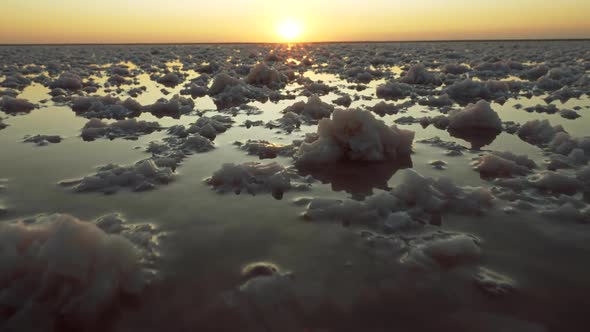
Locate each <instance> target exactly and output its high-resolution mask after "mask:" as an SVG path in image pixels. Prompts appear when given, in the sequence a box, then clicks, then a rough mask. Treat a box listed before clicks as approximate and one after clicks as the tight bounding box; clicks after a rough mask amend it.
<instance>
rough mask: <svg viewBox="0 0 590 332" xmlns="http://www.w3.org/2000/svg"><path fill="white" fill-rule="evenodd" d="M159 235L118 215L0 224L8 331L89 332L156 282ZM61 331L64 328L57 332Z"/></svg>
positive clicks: (1, 288) (0, 293) (0, 285)
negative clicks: (66, 331)
mask: <svg viewBox="0 0 590 332" xmlns="http://www.w3.org/2000/svg"><path fill="white" fill-rule="evenodd" d="M157 236H158V234H157V231H156V230H154V229H153V228H152V227H151V226H150V225H144V226H128V225H126V224H125V222H124V221H123V220H122V219H121V218H120V217H119V216H118V215H110V216H106V217H103V218H101V219H99V220H97V221H95V222H87V221H81V220H79V219H77V218H75V217H72V216H69V215H63V214H54V215H41V216H37V217H34V218H29V219H26V220H19V221H15V222H4V223H1V224H0V239H1V240H0V247H1V248H2V250H0V259H1V261H2V262H3V267H2V272H0V297H1V298H2V307H3V308H4V310H3V315H2V316H3V319H2V322H1V323H0V328H1V329H2V330H3V331H5V330H6V331H37V330H43V331H60V330H63V329H72V330H78V329H80V330H85V329H88V328H92V327H94V326H95V324H97V323H98V322H99V320H101V319H103V315H104V314H105V313H107V312H111V311H112V310H115V309H116V308H118V307H120V303H121V301H122V298H124V297H129V296H138V295H140V294H141V293H142V292H143V291H144V290H145V289H146V287H147V286H148V285H149V283H150V282H151V280H152V279H153V271H151V270H150V269H149V268H148V266H149V265H151V264H152V263H153V260H154V257H155V256H154V255H155V254H157V251H156V250H157V243H156V237H157ZM59 327H61V328H59Z"/></svg>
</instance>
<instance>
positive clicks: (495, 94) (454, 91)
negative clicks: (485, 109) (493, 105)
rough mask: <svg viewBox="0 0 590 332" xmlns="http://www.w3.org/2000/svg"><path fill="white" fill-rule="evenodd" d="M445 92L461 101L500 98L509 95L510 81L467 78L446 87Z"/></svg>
mask: <svg viewBox="0 0 590 332" xmlns="http://www.w3.org/2000/svg"><path fill="white" fill-rule="evenodd" d="M443 92H444V93H446V94H448V95H449V97H451V98H452V99H454V100H455V101H457V102H460V103H469V102H473V101H475V100H478V99H485V100H499V99H501V98H507V97H509V95H510V85H509V83H508V82H501V81H485V82H478V81H473V80H471V79H466V80H464V81H461V82H456V83H454V84H452V85H450V86H448V87H446V88H445V89H444V90H443Z"/></svg>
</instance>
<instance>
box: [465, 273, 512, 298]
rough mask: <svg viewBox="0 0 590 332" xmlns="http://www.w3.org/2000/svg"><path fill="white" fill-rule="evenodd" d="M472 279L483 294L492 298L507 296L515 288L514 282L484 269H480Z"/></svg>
mask: <svg viewBox="0 0 590 332" xmlns="http://www.w3.org/2000/svg"><path fill="white" fill-rule="evenodd" d="M473 279H474V281H475V284H476V285H477V286H478V287H479V288H480V289H481V290H482V291H483V292H485V293H487V294H490V295H494V296H500V295H506V294H509V293H511V292H513V291H514V290H515V288H516V282H515V281H514V280H513V279H512V278H510V277H507V276H505V275H502V274H500V273H497V272H494V271H492V270H490V269H488V268H485V267H480V268H479V269H478V271H477V272H476V273H475V274H474V276H473Z"/></svg>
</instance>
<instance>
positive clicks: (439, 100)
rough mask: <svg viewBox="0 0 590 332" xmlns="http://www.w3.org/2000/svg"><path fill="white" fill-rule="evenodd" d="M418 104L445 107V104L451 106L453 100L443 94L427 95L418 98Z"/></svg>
mask: <svg viewBox="0 0 590 332" xmlns="http://www.w3.org/2000/svg"><path fill="white" fill-rule="evenodd" d="M418 104H420V105H423V106H431V107H445V106H452V105H453V104H454V101H453V100H452V99H451V98H450V97H449V95H447V94H444V95H441V96H438V97H436V96H428V97H426V98H425V99H420V100H419V101H418Z"/></svg>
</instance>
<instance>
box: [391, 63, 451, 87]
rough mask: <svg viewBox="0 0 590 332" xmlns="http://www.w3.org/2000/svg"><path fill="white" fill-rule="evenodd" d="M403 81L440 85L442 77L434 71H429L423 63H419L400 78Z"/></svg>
mask: <svg viewBox="0 0 590 332" xmlns="http://www.w3.org/2000/svg"><path fill="white" fill-rule="evenodd" d="M400 81H401V82H402V83H407V84H421V85H428V84H432V85H440V84H441V81H440V79H439V78H438V77H437V76H436V75H435V74H433V73H431V72H429V71H428V70H427V69H426V67H424V65H423V64H417V65H414V66H412V67H410V69H409V70H408V71H407V72H406V74H405V75H404V76H403V77H402V78H401V79H400Z"/></svg>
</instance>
